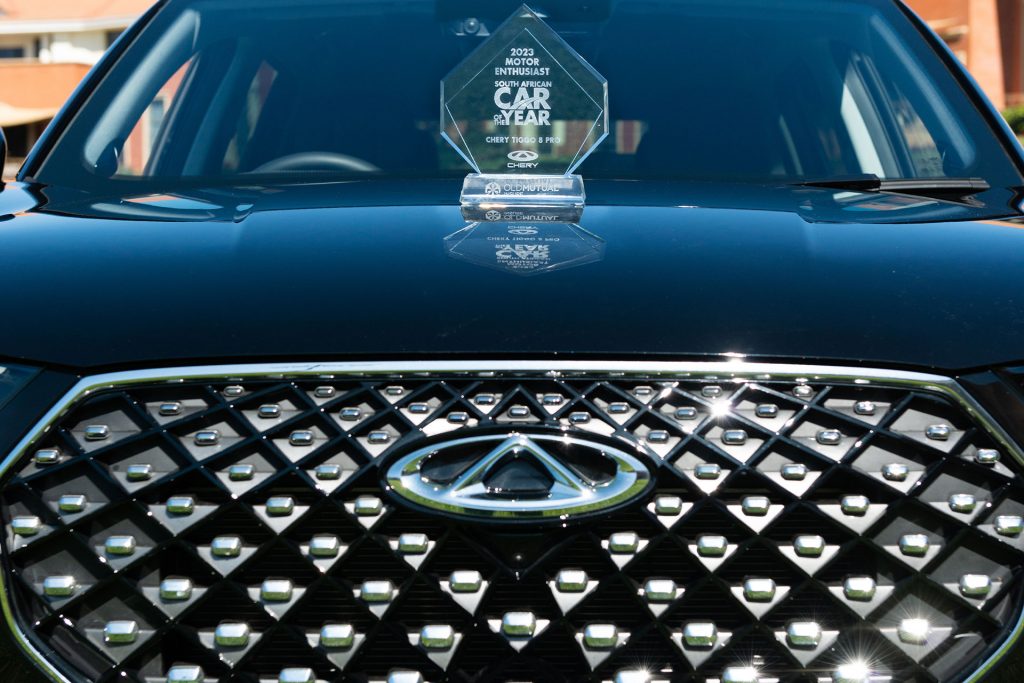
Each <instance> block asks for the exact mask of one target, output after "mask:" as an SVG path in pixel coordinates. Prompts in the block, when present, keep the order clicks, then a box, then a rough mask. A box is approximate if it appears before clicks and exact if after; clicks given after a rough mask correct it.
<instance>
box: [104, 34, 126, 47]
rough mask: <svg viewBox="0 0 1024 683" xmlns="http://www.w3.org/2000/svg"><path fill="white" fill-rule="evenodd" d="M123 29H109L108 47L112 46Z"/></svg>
mask: <svg viewBox="0 0 1024 683" xmlns="http://www.w3.org/2000/svg"><path fill="white" fill-rule="evenodd" d="M122 33H123V31H107V47H110V46H111V45H113V44H114V42H115V41H116V40H117V39H118V38H120V37H121V34H122Z"/></svg>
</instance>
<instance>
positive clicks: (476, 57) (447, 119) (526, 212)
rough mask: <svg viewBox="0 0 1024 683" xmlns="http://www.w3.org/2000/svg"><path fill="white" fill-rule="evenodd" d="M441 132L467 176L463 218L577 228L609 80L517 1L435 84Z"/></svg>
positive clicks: (603, 130)
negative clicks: (585, 167)
mask: <svg viewBox="0 0 1024 683" xmlns="http://www.w3.org/2000/svg"><path fill="white" fill-rule="evenodd" d="M441 135H442V137H444V138H445V140H447V141H448V142H449V143H450V144H451V145H452V146H453V147H454V148H455V149H456V150H457V151H458V152H459V154H460V155H462V157H463V158H464V159H465V160H466V162H467V163H468V164H469V165H470V166H471V167H472V168H473V170H474V173H471V174H470V175H469V176H467V177H466V181H465V184H464V185H463V190H462V210H463V214H464V216H465V218H466V220H468V221H566V222H575V221H577V220H579V217H580V215H582V212H583V205H584V200H585V193H584V189H583V179H582V178H580V177H579V176H577V175H573V171H574V170H576V168H577V167H578V166H579V165H580V164H581V163H583V160H584V159H586V157H587V156H588V155H589V154H590V153H591V152H592V151H593V150H594V148H595V147H597V146H598V145H599V144H600V143H601V142H602V141H603V140H604V139H605V137H607V135H608V82H607V81H606V80H605V79H604V77H602V76H601V74H599V73H598V72H597V71H596V70H594V68H593V67H592V66H590V65H589V64H588V63H587V62H586V61H585V60H584V59H583V58H582V57H580V55H578V54H577V53H576V52H575V51H574V50H573V49H572V48H571V47H570V46H569V44H568V43H566V42H565V41H564V40H563V39H562V38H561V37H560V36H559V35H558V34H557V33H555V31H554V30H552V29H551V27H550V26H548V25H547V24H546V23H544V20H543V19H541V18H540V17H539V16H538V15H537V14H536V13H535V12H533V11H532V10H531V9H530V8H529V7H527V6H526V5H523V6H522V7H520V8H519V9H518V10H517V11H516V12H515V13H514V14H513V15H512V16H511V17H510V18H509V19H508V20H506V21H505V23H503V24H502V25H501V26H500V27H499V28H498V29H497V30H496V31H495V32H494V33H492V34H491V36H490V37H489V38H488V39H487V40H486V41H485V42H484V43H483V44H482V45H480V46H479V47H478V48H477V49H476V50H474V51H473V52H472V53H471V54H470V55H469V56H468V57H467V58H466V59H465V60H463V62H462V63H461V64H459V65H458V66H457V67H455V69H453V70H452V72H451V73H450V74H448V76H447V77H445V79H444V80H443V81H442V82H441Z"/></svg>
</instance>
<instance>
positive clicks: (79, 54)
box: [39, 31, 107, 64]
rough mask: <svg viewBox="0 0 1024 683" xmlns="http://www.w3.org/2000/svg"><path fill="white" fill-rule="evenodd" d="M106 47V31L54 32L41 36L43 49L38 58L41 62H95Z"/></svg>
mask: <svg viewBox="0 0 1024 683" xmlns="http://www.w3.org/2000/svg"><path fill="white" fill-rule="evenodd" d="M106 49H107V32H106V31H83V32H80V33H54V34H51V35H49V36H43V49H42V51H41V54H40V55H39V58H40V61H43V62H73V63H77V64H95V63H96V62H97V61H99V58H100V57H101V56H103V52H104V51H105V50H106Z"/></svg>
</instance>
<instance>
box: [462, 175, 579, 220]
mask: <svg viewBox="0 0 1024 683" xmlns="http://www.w3.org/2000/svg"><path fill="white" fill-rule="evenodd" d="M585 200H586V192H585V190H584V188H583V178H582V177H580V176H578V175H553V176H546V175H510V174H509V175H497V174H495V175H484V174H480V173H471V174H470V175H468V176H466V180H465V182H464V183H463V185H462V197H461V203H462V216H463V218H465V219H466V220H467V221H488V222H496V221H505V222H510V221H514V222H526V223H576V222H578V221H579V220H580V218H581V217H582V216H583V207H584V204H585Z"/></svg>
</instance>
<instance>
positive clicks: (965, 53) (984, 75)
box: [906, 0, 1024, 108]
mask: <svg viewBox="0 0 1024 683" xmlns="http://www.w3.org/2000/svg"><path fill="white" fill-rule="evenodd" d="M906 2H907V4H908V5H910V6H911V8H913V9H914V10H915V11H916V12H917V13H918V14H920V15H921V17H923V18H924V19H925V20H926V21H927V22H928V23H929V24H930V25H931V27H932V28H933V29H935V31H936V32H937V33H938V34H939V35H940V36H942V37H943V39H945V41H946V42H947V43H948V44H949V46H950V47H951V48H952V49H953V51H954V52H955V53H956V55H957V56H958V57H959V58H960V60H961V61H963V62H964V63H965V64H966V65H967V68H968V69H970V70H971V73H972V74H974V77H975V78H976V79H977V80H978V82H979V83H980V84H981V87H982V88H984V89H985V92H987V93H988V96H989V97H991V98H992V101H993V102H995V104H996V106H997V107H999V108H1004V107H1006V106H1010V105H1015V104H1024V0H906Z"/></svg>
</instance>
